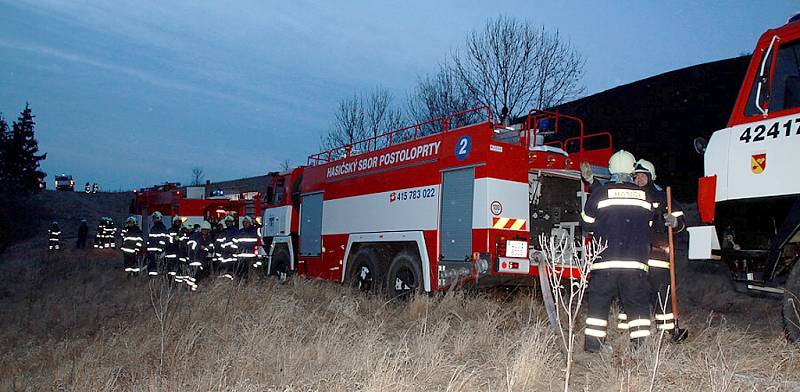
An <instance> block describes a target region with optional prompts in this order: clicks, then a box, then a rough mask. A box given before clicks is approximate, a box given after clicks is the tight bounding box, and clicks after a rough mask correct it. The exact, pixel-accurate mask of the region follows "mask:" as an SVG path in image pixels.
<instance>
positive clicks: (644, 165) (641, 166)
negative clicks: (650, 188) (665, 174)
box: [633, 159, 656, 181]
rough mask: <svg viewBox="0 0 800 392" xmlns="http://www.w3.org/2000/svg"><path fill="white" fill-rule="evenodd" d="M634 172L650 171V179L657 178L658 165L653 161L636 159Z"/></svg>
mask: <svg viewBox="0 0 800 392" xmlns="http://www.w3.org/2000/svg"><path fill="white" fill-rule="evenodd" d="M633 172H634V173H649V174H650V180H652V181H655V180H656V167H655V166H654V165H653V163H652V162H650V161H647V160H644V159H640V160H638V161H636V168H635V169H634V171H633Z"/></svg>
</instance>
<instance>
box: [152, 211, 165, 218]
mask: <svg viewBox="0 0 800 392" xmlns="http://www.w3.org/2000/svg"><path fill="white" fill-rule="evenodd" d="M162 216H164V215H162V214H161V211H156V212H154V213H153V219H161V217H162Z"/></svg>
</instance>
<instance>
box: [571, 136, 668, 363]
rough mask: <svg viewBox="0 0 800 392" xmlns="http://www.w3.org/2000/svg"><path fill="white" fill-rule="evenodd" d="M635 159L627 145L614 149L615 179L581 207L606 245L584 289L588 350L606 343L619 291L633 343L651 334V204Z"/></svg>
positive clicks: (588, 227)
mask: <svg viewBox="0 0 800 392" xmlns="http://www.w3.org/2000/svg"><path fill="white" fill-rule="evenodd" d="M635 161H636V160H635V158H634V157H633V155H632V154H631V153H629V152H627V151H624V150H620V151H618V152H616V153H615V154H614V155H612V156H611V159H609V161H608V168H609V171H610V172H611V180H610V181H609V182H607V183H606V184H604V185H602V186H601V187H599V188H598V189H597V190H596V191H595V192H594V193H592V194H591V196H589V199H588V200H587V201H586V206H585V207H584V211H583V213H582V218H583V223H584V227H585V229H586V230H587V231H591V232H593V233H594V236H595V238H597V239H598V240H600V241H601V242H605V243H606V244H607V246H608V247H607V248H606V250H605V251H604V252H603V253H602V254H601V258H599V259H598V260H597V261H595V263H594V265H593V266H592V273H591V276H590V278H589V287H588V289H587V292H586V295H587V297H588V299H587V313H588V314H587V318H586V329H585V335H586V340H585V343H584V349H585V350H586V351H589V352H598V351H600V350H601V349H602V348H603V342H604V338H605V337H606V330H607V327H608V311H609V308H610V307H611V302H612V301H613V300H614V298H616V297H619V298H620V301H621V302H622V306H623V307H624V309H625V310H626V311H627V312H628V315H629V320H628V326H629V331H630V338H631V341H632V343H633V344H634V347H638V346H639V345H640V344H641V343H642V341H643V340H644V338H646V337H648V336H650V324H651V323H650V317H649V314H650V306H649V298H650V284H649V282H648V280H647V270H648V266H647V259H648V254H649V238H648V236H649V232H650V224H651V223H650V222H651V221H652V219H653V206H652V203H651V200H650V199H649V198H648V194H647V192H645V191H644V190H643V189H641V188H640V187H639V186H637V185H636V184H635V183H633V178H632V176H631V174H632V173H633V170H634V165H635Z"/></svg>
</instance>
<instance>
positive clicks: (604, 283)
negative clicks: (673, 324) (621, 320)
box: [584, 268, 650, 352]
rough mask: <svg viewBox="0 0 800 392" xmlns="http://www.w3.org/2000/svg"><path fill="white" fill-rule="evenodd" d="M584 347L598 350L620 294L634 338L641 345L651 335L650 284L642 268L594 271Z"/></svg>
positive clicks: (591, 276)
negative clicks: (610, 313)
mask: <svg viewBox="0 0 800 392" xmlns="http://www.w3.org/2000/svg"><path fill="white" fill-rule="evenodd" d="M586 296H587V317H586V330H585V331H584V332H585V335H586V339H585V343H584V348H585V349H586V350H587V351H591V352H596V351H599V350H600V348H601V347H602V343H603V341H604V339H605V337H606V335H607V330H608V311H609V309H610V308H611V302H612V301H613V300H614V298H617V297H619V299H620V303H621V305H622V307H623V308H624V309H625V311H626V312H627V315H628V323H627V324H628V329H629V332H630V338H631V341H633V342H634V344H636V345H638V344H640V343H641V341H642V340H643V339H644V338H646V337H647V336H650V316H649V315H650V306H649V300H650V283H649V282H648V280H647V272H646V271H644V270H641V269H627V268H618V269H603V270H596V271H593V272H592V273H591V275H590V278H589V288H588V289H587V291H586Z"/></svg>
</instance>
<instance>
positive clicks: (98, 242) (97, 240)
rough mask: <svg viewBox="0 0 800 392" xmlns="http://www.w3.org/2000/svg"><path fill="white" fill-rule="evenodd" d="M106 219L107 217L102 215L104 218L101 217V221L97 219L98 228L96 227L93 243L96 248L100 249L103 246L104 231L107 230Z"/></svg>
mask: <svg viewBox="0 0 800 392" xmlns="http://www.w3.org/2000/svg"><path fill="white" fill-rule="evenodd" d="M105 219H106V218H105V217H102V218H100V220H99V221H97V229H95V232H94V244H93V246H94V247H95V248H97V249H100V248H102V247H103V232H104V231H105V227H106V223H105Z"/></svg>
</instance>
